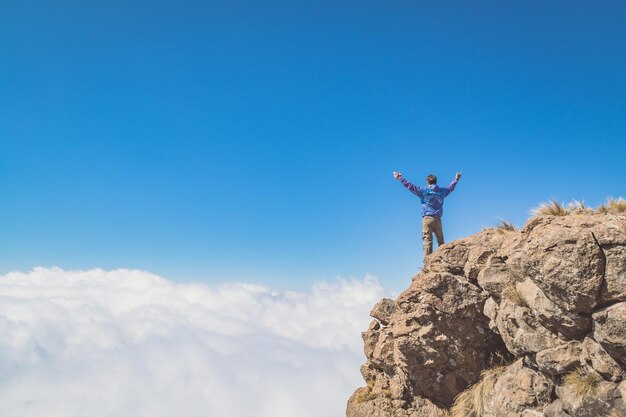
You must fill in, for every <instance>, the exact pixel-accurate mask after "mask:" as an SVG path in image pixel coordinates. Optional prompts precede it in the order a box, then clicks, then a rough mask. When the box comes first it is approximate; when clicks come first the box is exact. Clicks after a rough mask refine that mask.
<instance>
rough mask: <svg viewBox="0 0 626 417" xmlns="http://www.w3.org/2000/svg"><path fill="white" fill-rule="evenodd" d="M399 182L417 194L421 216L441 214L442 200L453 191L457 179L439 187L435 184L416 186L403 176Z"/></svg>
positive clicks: (439, 215)
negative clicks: (420, 203) (420, 202)
mask: <svg viewBox="0 0 626 417" xmlns="http://www.w3.org/2000/svg"><path fill="white" fill-rule="evenodd" d="M400 182H401V183H402V185H404V187H405V188H406V189H407V190H409V191H410V192H412V193H413V194H415V195H416V196H418V197H419V198H420V200H421V201H422V217H425V216H431V217H441V216H443V200H444V199H445V198H446V197H447V196H448V194H450V193H451V192H452V191H454V187H456V183H457V182H458V181H457V180H454V181H452V182H451V183H450V185H448V186H447V187H440V186H438V185H437V184H433V185H429V186H428V187H426V188H424V187H417V186H415V185H413V184H411V183H410V182H408V181H407V180H405V179H404V178H400Z"/></svg>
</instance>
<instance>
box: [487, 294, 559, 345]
mask: <svg viewBox="0 0 626 417" xmlns="http://www.w3.org/2000/svg"><path fill="white" fill-rule="evenodd" d="M495 322H496V326H497V328H498V333H499V334H500V335H501V336H502V340H504V343H505V345H506V347H507V349H508V350H509V352H511V353H512V354H514V355H516V356H519V355H523V354H526V353H535V352H540V351H542V350H545V349H549V348H553V347H556V346H558V345H559V344H561V341H560V340H559V338H558V337H557V336H556V334H554V333H552V332H550V331H549V330H548V329H546V328H545V327H543V326H542V325H541V324H540V323H539V320H537V317H535V315H534V314H533V312H532V310H531V309H530V308H528V307H525V306H520V305H517V304H515V303H514V302H513V301H510V300H508V299H506V298H505V299H503V300H502V302H501V303H500V306H499V308H498V312H497V316H496V320H495Z"/></svg>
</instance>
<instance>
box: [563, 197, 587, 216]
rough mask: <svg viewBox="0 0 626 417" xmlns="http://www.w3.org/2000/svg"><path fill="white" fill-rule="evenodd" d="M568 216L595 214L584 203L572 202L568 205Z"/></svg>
mask: <svg viewBox="0 0 626 417" xmlns="http://www.w3.org/2000/svg"><path fill="white" fill-rule="evenodd" d="M567 212H568V214H587V213H593V209H592V208H591V207H587V206H586V205H585V202H584V201H578V200H572V201H570V202H569V204H568V205H567Z"/></svg>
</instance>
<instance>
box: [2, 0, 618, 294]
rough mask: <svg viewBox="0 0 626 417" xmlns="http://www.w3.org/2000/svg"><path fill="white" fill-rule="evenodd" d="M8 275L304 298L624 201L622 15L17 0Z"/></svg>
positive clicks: (5, 60)
mask: <svg viewBox="0 0 626 417" xmlns="http://www.w3.org/2000/svg"><path fill="white" fill-rule="evenodd" d="M1 4H2V7H1V13H0V88H1V90H0V192H1V194H0V196H1V197H0V273H5V272H7V271H10V270H16V269H19V270H26V269H30V268H32V267H34V266H37V265H43V266H53V265H55V266H60V267H62V268H66V269H71V268H91V267H102V268H117V267H127V268H141V269H145V270H149V271H151V272H155V273H158V274H161V275H163V276H166V277H168V278H171V279H175V280H181V281H190V280H194V281H204V282H209V283H216V282H224V281H249V282H258V283H263V284H267V285H271V286H274V287H278V288H303V287H307V286H309V285H310V284H311V283H312V282H313V281H315V280H318V279H322V278H326V279H333V278H334V277H335V276H337V275H342V276H355V277H363V276H364V275H365V274H366V273H372V274H374V275H376V276H377V277H378V278H379V279H380V280H381V282H382V283H383V285H384V286H385V287H386V288H388V289H390V290H397V289H401V288H403V287H405V286H406V283H407V282H409V280H410V276H411V275H412V274H413V273H414V272H415V271H416V270H417V268H418V267H419V266H420V265H421V260H420V258H421V256H422V253H421V241H420V234H419V233H420V223H419V209H420V208H419V201H418V200H417V198H415V197H414V196H413V195H411V194H410V193H408V192H407V191H405V190H404V189H403V188H402V186H401V185H400V184H399V183H397V182H395V181H394V180H393V178H392V176H391V172H392V171H393V170H400V171H402V172H403V173H404V175H405V177H407V178H408V179H409V180H413V181H414V182H416V183H423V178H424V177H425V176H426V174H428V173H431V172H432V173H435V174H437V175H438V176H439V178H440V182H445V183H447V182H448V181H449V180H451V179H452V177H453V175H454V172H455V171H456V170H462V171H463V172H464V177H463V179H462V180H461V183H460V184H459V186H458V187H457V190H456V191H455V192H454V193H453V194H452V195H451V196H450V197H449V199H448V200H447V202H446V214H445V216H444V227H445V233H446V235H447V238H448V240H452V239H454V238H458V237H462V236H465V235H467V234H470V233H473V232H476V231H478V230H480V228H481V227H483V226H488V225H492V224H495V223H496V222H497V219H498V217H502V218H507V219H511V220H512V221H513V222H514V223H516V224H517V225H521V224H522V223H523V222H524V221H525V219H526V218H527V214H528V210H529V209H530V208H532V207H533V206H536V205H537V204H538V203H540V202H542V201H545V200H547V199H549V198H550V197H552V196H554V197H556V198H558V199H561V200H570V199H579V200H584V201H585V202H587V203H589V204H591V205H596V204H598V203H600V202H601V201H602V200H604V199H605V198H606V197H607V196H609V195H615V196H617V195H624V194H626V192H625V184H626V173H625V171H624V169H625V164H624V161H625V159H626V25H625V24H624V22H625V21H626V6H625V5H624V2H623V1H604V2H591V1H587V2H581V1H571V2H563V1H525V2H513V1H507V2H502V1H478V2H466V1H455V2H451V1H436V2H435V1H426V2H424V1H416V0H411V1H392V2H388V1H387V2H381V1H369V0H364V1H363V0H362V1H343V2H342V1H326V0H321V1H311V2H297V1H293V0H291V1H254V2H252V1H240V0H229V1H187V0H177V1H145V2H139V1H134V0H113V1H107V2H104V1H103V2H93V1H91V2H89V1H88V2H85V1H68V0H56V1H50V0H49V1H41V0H34V1H33V0H21V1H17V2H9V1H6V0H5V1H2V2H1Z"/></svg>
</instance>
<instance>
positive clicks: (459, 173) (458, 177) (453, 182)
mask: <svg viewBox="0 0 626 417" xmlns="http://www.w3.org/2000/svg"><path fill="white" fill-rule="evenodd" d="M461 175H463V174H462V173H461V172H457V173H456V175H455V176H454V181H452V182H451V183H450V185H448V186H447V187H446V190H448V192H447V194H450V193H451V192H452V191H454V187H456V184H457V183H458V182H459V180H460V179H461ZM447 194H446V195H447Z"/></svg>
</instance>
